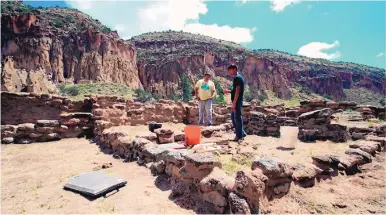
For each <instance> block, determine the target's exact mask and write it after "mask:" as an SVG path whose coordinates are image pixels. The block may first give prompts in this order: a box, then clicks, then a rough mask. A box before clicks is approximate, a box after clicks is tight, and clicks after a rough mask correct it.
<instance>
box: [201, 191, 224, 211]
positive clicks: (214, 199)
mask: <svg viewBox="0 0 386 215" xmlns="http://www.w3.org/2000/svg"><path fill="white" fill-rule="evenodd" d="M202 199H203V200H204V201H207V202H209V203H211V204H213V205H214V206H218V207H225V206H226V205H227V200H226V199H225V197H224V196H222V195H221V194H220V193H218V192H217V191H211V192H207V193H203V194H202Z"/></svg>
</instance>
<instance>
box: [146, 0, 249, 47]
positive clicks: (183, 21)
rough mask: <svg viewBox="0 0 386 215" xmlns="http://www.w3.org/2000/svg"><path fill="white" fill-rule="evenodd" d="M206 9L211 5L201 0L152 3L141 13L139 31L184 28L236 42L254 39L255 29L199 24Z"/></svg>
mask: <svg viewBox="0 0 386 215" xmlns="http://www.w3.org/2000/svg"><path fill="white" fill-rule="evenodd" d="M207 12H208V8H207V6H206V4H205V3H204V1H202V0H188V1H187V0H185V1H181V0H169V1H166V2H153V3H151V4H149V5H148V6H147V7H146V8H143V9H141V10H140V12H139V23H140V30H141V32H148V31H161V30H169V29H171V30H177V31H179V30H182V31H186V32H191V33H199V34H202V35H206V36H211V37H214V38H217V39H223V40H229V41H233V42H237V43H243V42H244V43H246V42H251V41H253V35H252V32H253V31H254V30H256V29H253V28H252V29H249V28H242V27H230V26H228V25H224V26H218V25H217V24H216V23H214V24H209V25H207V24H202V23H199V16H200V15H205V14H206V13H207Z"/></svg>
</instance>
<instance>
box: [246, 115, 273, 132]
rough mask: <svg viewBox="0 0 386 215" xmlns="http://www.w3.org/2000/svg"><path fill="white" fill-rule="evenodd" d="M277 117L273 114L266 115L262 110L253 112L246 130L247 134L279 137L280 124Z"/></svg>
mask: <svg viewBox="0 0 386 215" xmlns="http://www.w3.org/2000/svg"><path fill="white" fill-rule="evenodd" d="M277 118H278V117H277V116H276V115H273V114H269V115H265V114H263V113H261V112H251V113H250V114H249V118H248V124H247V125H246V127H245V131H246V132H247V134H256V135H260V136H267V135H268V136H274V137H279V136H280V124H279V123H278V122H277Z"/></svg>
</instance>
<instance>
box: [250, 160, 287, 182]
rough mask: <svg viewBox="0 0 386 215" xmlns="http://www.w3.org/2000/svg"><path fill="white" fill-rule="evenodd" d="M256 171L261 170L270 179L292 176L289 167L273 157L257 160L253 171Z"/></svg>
mask: <svg viewBox="0 0 386 215" xmlns="http://www.w3.org/2000/svg"><path fill="white" fill-rule="evenodd" d="M255 169H260V170H261V171H262V173H263V174H264V175H266V176H267V177H268V178H281V177H289V176H291V175H292V170H291V168H290V166H289V165H287V164H285V163H283V162H281V161H280V160H279V159H277V158H273V157H261V158H255V160H254V161H253V163H252V170H255Z"/></svg>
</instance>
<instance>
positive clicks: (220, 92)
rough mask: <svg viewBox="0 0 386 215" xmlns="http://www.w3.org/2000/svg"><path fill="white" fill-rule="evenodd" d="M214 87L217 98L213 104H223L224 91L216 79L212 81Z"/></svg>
mask: <svg viewBox="0 0 386 215" xmlns="http://www.w3.org/2000/svg"><path fill="white" fill-rule="evenodd" d="M213 83H214V87H215V88H216V92H217V97H216V99H215V100H214V103H215V104H225V103H226V102H225V98H224V91H223V89H222V87H221V84H220V83H219V82H218V80H217V79H213Z"/></svg>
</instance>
